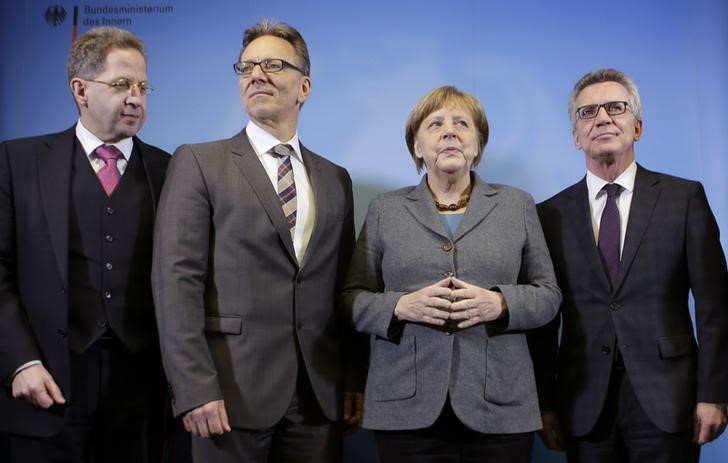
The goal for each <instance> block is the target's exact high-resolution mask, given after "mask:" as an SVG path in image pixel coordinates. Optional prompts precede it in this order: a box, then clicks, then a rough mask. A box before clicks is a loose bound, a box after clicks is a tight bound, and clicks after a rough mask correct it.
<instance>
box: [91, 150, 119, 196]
mask: <svg viewBox="0 0 728 463" xmlns="http://www.w3.org/2000/svg"><path fill="white" fill-rule="evenodd" d="M96 156H98V157H99V158H100V159H103V161H104V163H106V165H104V167H102V168H101V169H100V170H99V171H98V172H97V173H96V175H97V176H98V177H99V181H101V186H103V187H104V191H106V195H107V196H111V193H113V192H114V188H116V185H117V184H118V183H119V179H120V178H121V172H119V168H118V167H117V166H116V161H118V160H119V159H120V158H121V157H122V156H123V154H121V151H119V148H117V147H116V146H114V145H101V146H99V147H98V148H96Z"/></svg>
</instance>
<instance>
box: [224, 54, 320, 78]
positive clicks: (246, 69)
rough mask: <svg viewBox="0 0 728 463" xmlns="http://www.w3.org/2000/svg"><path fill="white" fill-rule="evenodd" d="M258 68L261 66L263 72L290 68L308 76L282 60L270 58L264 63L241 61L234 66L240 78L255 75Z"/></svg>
mask: <svg viewBox="0 0 728 463" xmlns="http://www.w3.org/2000/svg"><path fill="white" fill-rule="evenodd" d="M256 66H260V69H261V70H262V71H263V72H280V71H282V70H283V68H290V69H295V70H296V71H298V72H300V73H301V74H303V75H306V73H304V72H303V69H301V68H299V67H298V66H296V65H295V64H291V63H289V62H288V61H286V60H284V59H280V58H268V59H264V60H262V61H240V62H239V63H235V64H233V70H234V71H235V74H237V75H239V76H249V75H250V74H252V73H253V69H255V67H256Z"/></svg>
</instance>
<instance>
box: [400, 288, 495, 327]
mask: <svg viewBox="0 0 728 463" xmlns="http://www.w3.org/2000/svg"><path fill="white" fill-rule="evenodd" d="M507 310H508V309H507V305H506V300H505V298H504V297H503V294H501V293H500V292H498V291H491V290H489V289H485V288H481V287H479V286H476V285H472V284H469V283H466V282H464V281H462V280H459V279H457V278H455V277H447V278H443V279H442V280H440V281H438V282H437V283H435V284H433V285H430V286H425V287H424V288H422V289H419V290H417V291H414V292H412V293H407V294H405V295H403V296H402V297H400V298H399V300H398V301H397V305H396V306H395V307H394V315H395V317H397V319H398V320H402V321H411V322H417V323H427V324H430V325H435V326H443V325H444V324H445V323H446V322H447V321H448V320H454V321H455V322H459V323H458V325H457V327H458V328H459V329H463V328H468V327H470V326H473V325H476V324H478V323H482V322H488V321H492V320H496V319H498V318H502V317H504V316H505V315H506V313H507Z"/></svg>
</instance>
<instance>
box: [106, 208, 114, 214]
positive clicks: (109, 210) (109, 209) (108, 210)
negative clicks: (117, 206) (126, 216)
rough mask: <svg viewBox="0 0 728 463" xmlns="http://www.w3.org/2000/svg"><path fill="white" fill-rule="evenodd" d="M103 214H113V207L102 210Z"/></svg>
mask: <svg viewBox="0 0 728 463" xmlns="http://www.w3.org/2000/svg"><path fill="white" fill-rule="evenodd" d="M104 212H106V213H107V214H109V215H111V214H113V213H114V208H113V207H107V208H106V209H105V210H104Z"/></svg>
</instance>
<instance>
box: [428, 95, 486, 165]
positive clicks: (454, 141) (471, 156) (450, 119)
mask: <svg viewBox="0 0 728 463" xmlns="http://www.w3.org/2000/svg"><path fill="white" fill-rule="evenodd" d="M415 156H417V157H418V158H419V159H422V160H423V161H424V163H425V166H426V167H427V173H428V174H432V175H441V174H445V175H447V176H451V175H467V174H468V173H469V172H470V168H471V166H472V165H473V161H474V160H475V158H476V157H477V156H478V132H477V130H476V128H475V124H474V123H473V118H472V117H471V116H470V113H469V112H468V111H467V110H465V109H462V108H460V107H458V106H454V105H450V106H446V107H444V108H440V109H438V110H437V111H435V112H433V113H431V114H430V115H428V116H427V117H426V118H425V119H424V120H423V121H422V124H420V128H419V129H418V130H417V135H416V136H415Z"/></svg>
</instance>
